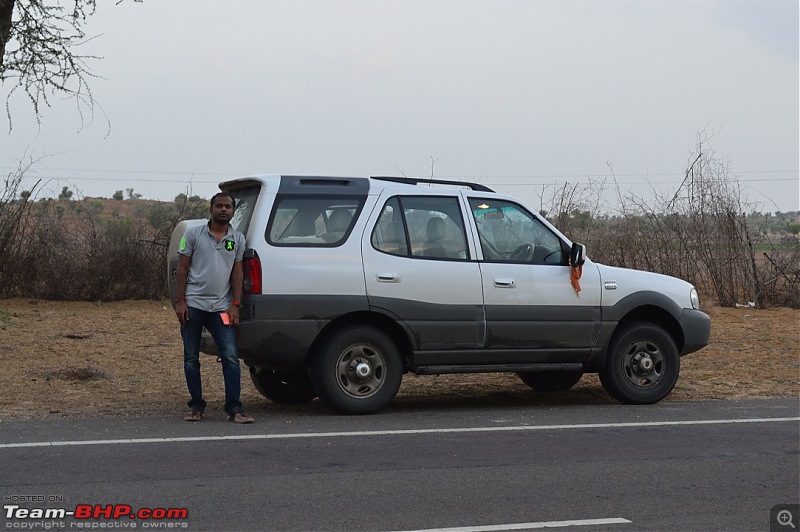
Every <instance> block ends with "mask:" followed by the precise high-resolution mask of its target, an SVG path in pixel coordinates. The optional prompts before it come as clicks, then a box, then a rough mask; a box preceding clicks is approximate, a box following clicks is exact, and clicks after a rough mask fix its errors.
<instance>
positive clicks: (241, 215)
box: [228, 185, 261, 235]
mask: <svg viewBox="0 0 800 532" xmlns="http://www.w3.org/2000/svg"><path fill="white" fill-rule="evenodd" d="M260 190H261V187H260V186H259V185H252V186H249V187H242V188H237V189H234V190H229V191H228V192H230V193H231V194H233V199H235V200H236V210H234V211H233V218H231V222H230V223H231V225H232V226H233V228H234V229H236V230H237V231H239V232H240V233H242V234H243V235H246V234H247V228H248V226H249V225H250V218H252V217H253V211H255V209H256V200H257V199H258V193H259V191H260Z"/></svg>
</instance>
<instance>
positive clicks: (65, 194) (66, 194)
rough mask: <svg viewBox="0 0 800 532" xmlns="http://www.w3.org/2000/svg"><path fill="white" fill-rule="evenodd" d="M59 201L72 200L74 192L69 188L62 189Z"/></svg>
mask: <svg viewBox="0 0 800 532" xmlns="http://www.w3.org/2000/svg"><path fill="white" fill-rule="evenodd" d="M58 199H60V200H71V199H72V191H71V190H70V189H69V187H64V188H62V189H61V194H59V195H58Z"/></svg>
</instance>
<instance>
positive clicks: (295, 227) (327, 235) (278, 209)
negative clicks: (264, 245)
mask: <svg viewBox="0 0 800 532" xmlns="http://www.w3.org/2000/svg"><path fill="white" fill-rule="evenodd" d="M362 203H363V202H362V201H361V198H355V197H353V198H349V197H343V196H331V197H320V196H314V197H310V196H284V197H281V196H278V197H277V198H276V199H275V207H274V209H273V211H272V216H271V217H270V220H269V223H268V224H267V235H266V236H267V241H268V242H269V243H270V244H273V245H276V246H338V245H341V244H342V243H343V242H344V241H345V240H346V239H347V236H348V235H349V234H350V231H351V230H352V228H353V225H354V224H355V221H356V219H357V218H358V213H359V212H360V210H361V207H362Z"/></svg>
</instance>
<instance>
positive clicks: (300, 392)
mask: <svg viewBox="0 0 800 532" xmlns="http://www.w3.org/2000/svg"><path fill="white" fill-rule="evenodd" d="M250 379H251V380H252V381H253V385H254V386H255V387H256V390H258V392H259V393H260V394H261V395H263V396H264V397H266V398H267V399H269V400H270V401H272V402H274V403H279V404H287V405H293V404H302V403H307V402H309V401H311V400H312V399H314V398H315V397H316V396H317V393H316V392H315V391H314V387H313V386H311V380H310V379H309V377H308V373H306V372H305V371H303V370H280V371H276V370H272V369H262V370H261V371H257V370H256V368H252V367H251V368H250Z"/></svg>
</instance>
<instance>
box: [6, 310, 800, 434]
mask: <svg viewBox="0 0 800 532" xmlns="http://www.w3.org/2000/svg"><path fill="white" fill-rule="evenodd" d="M706 312H708V313H709V315H710V316H711V318H712V331H711V342H710V345H709V346H708V347H706V348H705V349H703V350H702V351H699V352H697V353H693V354H691V355H688V356H686V357H683V358H682V359H681V364H682V367H681V376H680V379H679V380H678V384H677V386H676V387H675V389H674V391H673V392H672V394H671V395H670V396H669V397H668V398H667V399H666V401H690V400H707V399H720V400H723V399H742V398H766V397H800V310H793V309H767V310H755V309H742V308H737V309H731V308H724V309H723V308H710V309H706ZM0 359H1V360H2V368H3V369H2V372H0V420H2V419H6V420H8V419H49V418H55V417H70V418H80V417H98V416H158V417H162V416H163V417H175V418H177V419H180V418H182V416H183V413H184V411H185V409H186V408H185V404H186V400H187V399H188V394H187V392H186V390H185V384H184V379H183V365H182V354H181V342H180V336H179V329H178V322H177V320H176V318H175V314H174V312H173V311H172V308H171V307H170V306H169V304H168V303H166V302H157V301H124V302H118V303H99V302H98V303H74V302H53V301H33V300H25V299H13V300H0ZM201 362H202V364H203V366H202V372H203V385H204V390H205V396H206V400H207V401H208V403H209V407H208V409H207V410H206V414H207V417H219V418H220V419H224V413H223V412H222V404H223V402H224V393H223V382H222V371H221V369H220V366H219V364H218V363H217V362H216V359H215V358H212V357H209V356H203V357H202V358H201ZM242 401H243V402H244V404H245V407H246V408H247V410H248V411H249V412H250V413H251V414H253V415H255V416H256V418H258V417H259V416H260V415H268V412H270V411H275V410H282V411H286V410H293V411H297V412H298V413H306V414H314V413H318V412H321V413H329V411H328V410H327V409H325V408H324V407H323V406H322V405H320V404H319V401H318V400H315V401H314V402H312V403H311V404H308V405H297V406H281V405H277V404H274V403H271V402H269V401H267V400H266V399H264V398H263V397H262V396H261V395H260V394H259V393H258V392H257V391H256V390H255V388H254V387H253V385H252V383H251V382H250V378H249V376H248V375H247V369H246V367H244V366H243V372H242ZM520 403H527V404H532V405H555V404H586V403H614V401H613V399H611V398H610V397H609V396H608V395H607V394H606V393H605V391H604V390H603V389H602V387H601V385H600V382H599V380H598V379H597V376H596V375H585V376H584V377H583V379H581V381H580V382H579V383H578V385H577V386H575V387H574V388H573V389H572V390H569V391H567V392H559V393H542V392H535V391H533V390H531V389H530V388H528V387H527V386H525V385H524V384H522V382H521V381H520V380H519V379H518V378H517V377H516V376H515V375H512V374H475V375H450V376H415V375H411V374H408V375H406V376H405V377H404V379H403V384H402V386H401V388H400V392H399V394H398V396H397V398H396V399H395V401H394V403H393V404H392V406H391V407H390V408H395V409H404V408H410V409H420V408H454V407H458V406H464V405H470V406H475V405H493V404H498V405H499V404H507V405H513V404H520Z"/></svg>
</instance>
